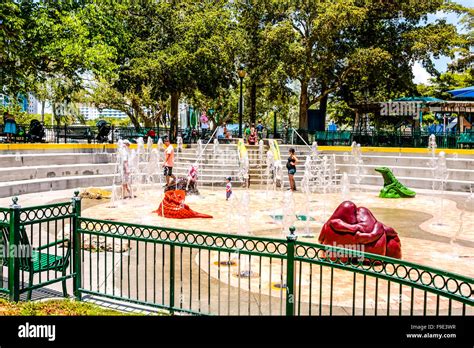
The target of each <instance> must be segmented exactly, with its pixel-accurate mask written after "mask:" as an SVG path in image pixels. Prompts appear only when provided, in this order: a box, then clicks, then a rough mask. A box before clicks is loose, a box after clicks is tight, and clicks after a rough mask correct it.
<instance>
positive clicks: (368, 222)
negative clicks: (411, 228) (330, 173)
mask: <svg viewBox="0 0 474 348" xmlns="http://www.w3.org/2000/svg"><path fill="white" fill-rule="evenodd" d="M319 242H320V243H321V244H325V245H332V246H338V247H341V248H350V249H356V250H360V251H364V252H368V253H373V254H379V255H384V256H389V257H394V258H397V259H401V258H402V249H401V242H400V238H398V234H397V232H395V230H394V229H393V228H391V227H389V226H386V225H384V224H383V223H381V222H380V221H377V219H376V218H375V216H374V215H373V214H372V212H371V211H370V210H369V209H367V208H364V207H359V208H357V206H356V205H355V204H354V203H353V202H350V201H345V202H342V203H341V204H340V205H339V206H338V207H337V209H336V210H335V211H334V213H333V214H332V216H331V217H330V218H329V220H328V221H327V222H326V223H325V224H324V225H323V227H322V229H321V233H320V234H319Z"/></svg>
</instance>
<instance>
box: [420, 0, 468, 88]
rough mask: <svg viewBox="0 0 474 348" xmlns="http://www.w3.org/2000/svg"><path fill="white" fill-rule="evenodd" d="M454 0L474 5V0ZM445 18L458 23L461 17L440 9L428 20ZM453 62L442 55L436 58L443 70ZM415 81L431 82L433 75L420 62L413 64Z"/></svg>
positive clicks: (460, 28)
mask: <svg viewBox="0 0 474 348" xmlns="http://www.w3.org/2000/svg"><path fill="white" fill-rule="evenodd" d="M454 2H456V3H458V4H461V5H463V6H466V7H473V4H474V2H473V0H454ZM441 18H445V19H446V20H447V22H448V23H452V24H456V25H457V24H458V22H459V17H458V16H457V15H456V14H452V13H450V14H446V13H443V12H441V11H438V12H437V13H436V14H433V15H430V16H428V21H434V20H436V19H441ZM458 28H459V30H463V28H462V27H461V26H460V25H459V26H458ZM450 62H451V59H450V58H448V57H441V58H439V59H435V67H436V69H438V70H439V71H441V72H445V71H446V70H447V67H448V64H449V63H450ZM413 75H414V78H413V82H415V83H424V84H427V83H429V78H430V77H431V75H430V74H429V73H428V72H427V71H426V69H425V68H423V66H422V65H421V64H420V63H419V62H416V63H415V64H414V65H413Z"/></svg>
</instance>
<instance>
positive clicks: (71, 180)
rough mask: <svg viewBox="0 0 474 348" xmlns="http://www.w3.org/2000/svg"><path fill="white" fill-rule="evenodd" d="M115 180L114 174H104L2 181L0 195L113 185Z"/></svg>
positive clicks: (8, 195)
mask: <svg viewBox="0 0 474 348" xmlns="http://www.w3.org/2000/svg"><path fill="white" fill-rule="evenodd" d="M113 181H114V175H113V174H104V175H82V176H68V177H59V178H44V179H32V180H20V181H10V182H2V183H0V197H11V196H17V195H21V194H25V193H35V192H46V191H56V190H66V189H77V188H81V187H90V186H94V187H101V186H111V185H112V183H113Z"/></svg>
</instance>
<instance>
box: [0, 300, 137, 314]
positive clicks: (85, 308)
mask: <svg viewBox="0 0 474 348" xmlns="http://www.w3.org/2000/svg"><path fill="white" fill-rule="evenodd" d="M3 315H20V316H23V315H37V316H41V315H69V316H74V315H100V316H102V315H103V316H113V315H137V314H129V313H123V312H119V311H115V310H112V309H105V308H102V307H99V306H96V305H94V304H91V303H86V302H80V301H74V300H67V299H66V300H49V301H44V302H18V303H14V302H9V301H7V300H4V299H0V316H3Z"/></svg>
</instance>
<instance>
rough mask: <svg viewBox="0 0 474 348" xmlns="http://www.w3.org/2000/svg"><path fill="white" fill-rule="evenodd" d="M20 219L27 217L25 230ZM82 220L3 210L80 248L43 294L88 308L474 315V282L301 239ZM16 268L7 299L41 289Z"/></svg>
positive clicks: (2, 215)
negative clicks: (59, 290) (61, 287)
mask: <svg viewBox="0 0 474 348" xmlns="http://www.w3.org/2000/svg"><path fill="white" fill-rule="evenodd" d="M15 211H18V212H20V215H19V218H16V219H17V220H15V216H17V214H16V213H15ZM47 212H50V213H48V214H49V215H48V216H46V214H47ZM80 213H81V201H80V199H79V198H78V197H77V195H76V197H75V198H73V200H72V202H66V203H59V204H54V205H48V206H42V207H32V208H28V209H22V208H18V207H17V206H15V205H14V206H13V207H12V208H10V209H0V227H1V226H7V225H8V226H9V229H10V230H11V231H13V230H15V231H16V230H21V227H22V226H25V227H26V226H30V227H29V231H30V232H31V233H30V234H31V237H30V238H31V239H30V240H35V241H38V242H37V244H38V245H39V244H42V243H44V242H46V238H48V237H47V235H49V238H50V239H51V240H52V241H53V242H57V241H58V240H64V239H67V240H68V243H67V246H69V245H70V246H71V247H72V253H71V255H70V257H71V263H70V264H68V265H67V267H66V271H65V272H57V273H58V274H57V276H56V277H53V275H54V271H51V270H50V271H48V272H47V274H51V277H50V278H46V277H45V276H43V279H38V278H39V274H36V275H35V277H36V278H35V281H36V282H35V285H33V288H37V287H39V286H45V285H49V284H51V283H52V282H58V281H59V282H60V281H63V280H65V279H66V280H68V281H69V282H72V283H73V293H74V295H75V297H76V298H78V299H83V298H85V297H87V296H95V297H102V298H109V299H115V300H120V301H126V302H131V303H136V304H142V305H147V306H151V307H157V308H163V309H167V310H170V311H172V312H185V313H192V314H206V315H207V314H211V315H472V314H473V312H474V310H473V305H474V298H473V294H472V290H473V288H474V279H473V278H469V277H465V276H461V275H458V274H453V273H449V272H445V271H443V270H439V269H435V268H431V267H426V266H423V265H418V264H414V263H410V262H407V261H402V260H397V259H392V258H388V257H383V256H379V255H374V254H368V253H362V252H357V251H354V250H349V249H342V248H337V247H332V246H325V245H319V244H313V243H306V242H300V241H298V239H297V235H295V233H294V232H295V231H294V229H291V230H290V231H289V233H288V237H287V238H286V239H273V238H261V237H253V236H239V235H229V234H219V233H210V232H202V231H190V230H182V229H174V228H164V227H158V226H146V225H137V224H131V223H124V222H117V221H107V220H98V219H90V218H84V217H81V216H80ZM12 217H13V220H12ZM7 221H9V223H7ZM11 221H16V222H14V223H11ZM16 224H17V225H18V227H16ZM32 226H35V227H36V228H33V227H32ZM66 232H67V233H66ZM20 235H21V233H20ZM40 236H42V237H41V238H40ZM71 236H72V238H71ZM18 239H19V238H17V239H15V240H14V239H12V240H11V241H10V243H12V242H13V243H18ZM39 241H41V243H40V242H39ZM48 244H50V245H52V244H51V241H50V242H49V243H47V244H46V245H48ZM60 245H61V248H60V249H62V250H59V249H55V247H51V248H50V251H49V253H51V254H54V255H55V256H67V252H66V250H67V246H66V244H65V243H64V242H62V244H60ZM56 246H57V244H56ZM9 261H10V263H9V264H8V266H7V267H8V268H9V270H10V271H11V270H12V268H13V269H14V270H15V272H13V271H11V272H9V279H8V281H9V286H8V290H7V291H6V289H0V291H2V290H3V291H4V292H7V293H9V295H10V297H11V298H12V299H18V297H19V293H21V292H24V291H28V290H30V289H32V286H30V285H27V286H25V285H22V284H23V281H20V280H21V274H22V273H23V272H25V271H24V267H21V265H20V266H18V264H17V263H15V262H12V260H11V259H10V260H9ZM16 273H18V276H17V275H16ZM10 275H11V276H12V277H13V278H10ZM45 278H46V279H45ZM71 278H72V281H71V280H70V279H71ZM14 282H17V283H18V285H15V284H13V283H14ZM69 285H71V284H69Z"/></svg>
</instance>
